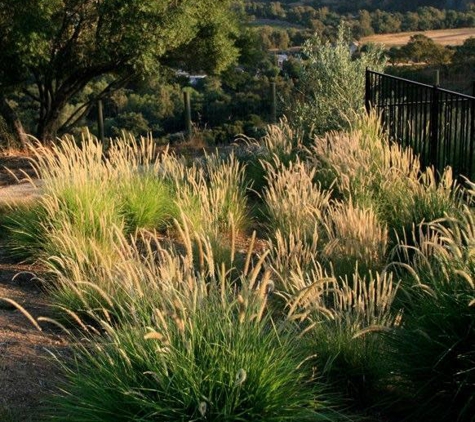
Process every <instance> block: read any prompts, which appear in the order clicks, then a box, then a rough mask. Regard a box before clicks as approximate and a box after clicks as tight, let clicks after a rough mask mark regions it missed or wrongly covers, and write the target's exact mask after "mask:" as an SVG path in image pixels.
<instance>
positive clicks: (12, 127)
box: [0, 94, 28, 149]
mask: <svg viewBox="0 0 475 422" xmlns="http://www.w3.org/2000/svg"><path fill="white" fill-rule="evenodd" d="M0 116H2V117H3V119H4V120H5V123H6V124H7V128H8V131H9V132H10V133H11V134H12V136H13V137H14V139H15V142H16V143H17V144H18V145H17V146H19V147H21V148H22V149H23V148H26V144H27V142H28V137H27V135H26V133H25V130H24V129H23V125H22V124H21V121H20V119H19V118H18V116H17V114H16V113H15V110H13V108H12V107H11V106H10V104H8V101H7V99H6V98H5V97H4V96H3V95H2V94H0ZM2 144H3V140H2V139H0V145H2Z"/></svg>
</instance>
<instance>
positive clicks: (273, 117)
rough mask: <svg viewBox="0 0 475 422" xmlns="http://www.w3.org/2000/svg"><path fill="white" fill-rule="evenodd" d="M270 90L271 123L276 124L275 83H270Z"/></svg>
mask: <svg viewBox="0 0 475 422" xmlns="http://www.w3.org/2000/svg"><path fill="white" fill-rule="evenodd" d="M270 89H271V123H277V89H276V84H275V81H272V82H271V83H270Z"/></svg>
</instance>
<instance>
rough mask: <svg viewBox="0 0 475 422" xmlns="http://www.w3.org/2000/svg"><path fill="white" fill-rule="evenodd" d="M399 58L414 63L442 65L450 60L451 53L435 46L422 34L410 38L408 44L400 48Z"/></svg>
mask: <svg viewBox="0 0 475 422" xmlns="http://www.w3.org/2000/svg"><path fill="white" fill-rule="evenodd" d="M400 53H401V58H405V59H406V60H408V61H413V62H415V63H427V64H434V65H444V64H448V63H450V61H451V60H452V54H453V53H452V51H451V50H449V49H448V48H446V47H444V46H443V45H440V44H437V43H435V42H434V40H432V39H431V38H429V37H426V36H425V35H423V34H415V35H413V36H411V38H410V39H409V42H408V43H407V44H406V45H404V46H403V47H401V51H400Z"/></svg>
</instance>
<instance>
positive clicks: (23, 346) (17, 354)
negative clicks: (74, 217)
mask: <svg viewBox="0 0 475 422" xmlns="http://www.w3.org/2000/svg"><path fill="white" fill-rule="evenodd" d="M4 165H6V166H8V167H10V168H12V169H13V171H14V172H15V173H16V174H17V176H19V177H21V172H20V171H21V170H26V171H27V172H28V173H30V172H31V169H30V168H29V166H28V161H27V160H25V159H24V158H21V157H20V158H19V157H7V158H5V157H0V205H1V204H2V203H4V202H5V201H12V200H28V201H29V200H34V198H35V195H37V192H35V191H34V189H32V188H31V187H30V185H28V184H20V185H17V184H13V183H15V178H14V177H13V176H12V175H11V174H10V173H8V172H6V171H5V170H4V169H3V166H4ZM0 230H1V228H0ZM6 252H7V250H6V244H5V239H4V238H3V239H2V236H1V233H0V298H3V297H6V298H9V299H12V300H14V301H15V302H17V303H18V304H20V305H21V306H22V307H24V308H25V309H26V310H27V311H28V312H29V313H31V315H32V316H33V317H35V318H38V317H40V316H46V317H51V307H50V304H49V302H48V297H47V295H46V294H45V293H44V291H43V290H42V288H41V283H39V282H38V281H36V278H37V277H39V278H41V268H40V267H39V266H28V265H18V264H16V265H15V264H14V263H12V262H11V261H9V259H8V254H7V253H6ZM41 326H42V328H43V329H42V331H39V330H38V329H37V328H35V327H34V325H33V324H32V323H31V322H30V321H29V320H28V319H27V318H26V317H25V316H24V315H23V314H22V313H21V312H20V311H19V310H18V309H16V308H15V307H14V306H12V305H11V304H9V303H8V302H5V301H3V300H0V421H2V422H20V421H39V420H41V416H40V415H41V409H40V408H41V405H42V401H43V400H44V399H45V397H47V396H48V393H49V392H51V391H52V390H53V389H54V387H55V385H56V384H57V381H58V379H59V371H58V369H57V367H56V365H55V363H54V360H53V359H52V358H51V354H50V352H54V353H55V354H56V355H59V356H60V355H61V354H65V353H68V347H67V339H66V337H65V335H64V334H63V333H61V332H60V331H59V330H58V329H56V328H55V327H54V326H52V325H48V324H46V323H44V322H42V323H41Z"/></svg>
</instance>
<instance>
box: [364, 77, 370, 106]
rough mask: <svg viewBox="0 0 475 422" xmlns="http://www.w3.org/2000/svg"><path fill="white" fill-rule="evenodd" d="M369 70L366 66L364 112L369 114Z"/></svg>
mask: <svg viewBox="0 0 475 422" xmlns="http://www.w3.org/2000/svg"><path fill="white" fill-rule="evenodd" d="M370 72H371V71H370V70H369V69H368V68H366V81H365V102H364V105H365V108H366V113H368V114H369V112H370V111H371V102H370V98H369V97H370V95H371V80H370Z"/></svg>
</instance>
